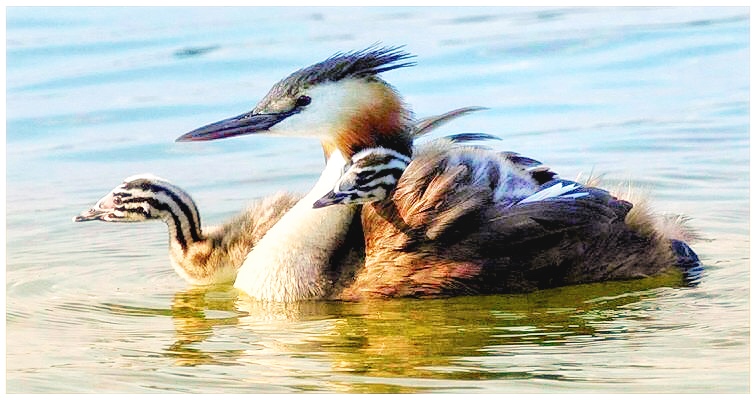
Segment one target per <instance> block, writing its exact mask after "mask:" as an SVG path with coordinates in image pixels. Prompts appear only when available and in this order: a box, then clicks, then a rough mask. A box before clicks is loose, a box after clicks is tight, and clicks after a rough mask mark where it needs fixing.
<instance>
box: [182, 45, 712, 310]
mask: <svg viewBox="0 0 756 400" xmlns="http://www.w3.org/2000/svg"><path fill="white" fill-rule="evenodd" d="M409 57H410V55H409V54H407V53H405V52H403V51H401V50H400V49H399V48H368V49H365V50H362V51H358V52H353V53H346V54H337V55H335V56H333V57H331V58H328V59H327V60H325V61H323V62H320V63H317V64H315V65H312V66H310V67H307V68H304V69H301V70H299V71H296V72H294V73H293V74H291V75H290V76H289V77H287V78H285V79H283V80H282V81H280V82H278V83H277V84H275V85H274V86H273V88H272V89H271V90H270V91H269V93H268V94H267V95H266V96H265V97H264V98H263V99H262V100H261V101H260V102H259V103H258V104H257V105H256V106H255V107H254V109H253V110H252V111H250V112H247V113H244V114H242V115H239V116H236V117H233V118H229V119H226V120H223V121H219V122H216V123H213V124H210V125H206V126H204V127H201V128H199V129H196V130H194V131H192V132H189V133H187V134H185V135H183V136H181V137H180V138H178V139H177V141H198V140H214V139H219V138H227V137H232V136H238V135H243V134H252V133H269V134H275V135H282V136H305V137H317V138H319V139H320V140H321V144H322V146H323V150H324V152H325V154H326V156H327V157H328V158H329V163H328V166H327V167H326V171H325V172H324V174H323V175H322V176H321V180H320V181H319V182H318V185H317V186H316V188H317V190H314V191H313V192H311V193H310V195H308V196H305V198H304V199H303V200H302V201H301V202H300V204H298V206H300V205H301V207H299V208H297V207H296V206H295V207H294V208H293V209H292V211H291V212H290V213H288V214H287V215H285V216H284V217H283V218H282V219H281V220H280V221H279V223H278V224H276V225H275V226H274V227H273V228H272V229H271V231H270V232H269V233H268V235H266V236H265V237H264V238H263V239H262V240H261V241H260V242H259V243H258V245H257V246H256V247H255V248H254V250H253V251H252V252H251V253H250V254H249V255H248V257H247V260H246V261H245V263H244V265H243V266H242V268H241V270H240V273H239V276H238V277H237V280H236V282H235V286H236V287H238V288H240V289H242V290H244V291H245V292H247V293H248V294H250V295H251V296H253V297H258V298H261V299H277V300H280V299H284V300H300V299H306V298H319V297H323V296H325V295H326V293H331V296H332V297H335V298H341V299H360V298H365V297H394V296H417V297H426V296H444V295H455V294H467V293H503V292H523V291H530V290H534V289H540V288H548V287H554V286H560V285H568V284H577V283H588V282H596V281H605V280H614V279H632V278H639V277H645V276H649V275H653V274H657V273H660V272H663V271H667V270H671V269H672V268H673V267H675V266H677V267H679V268H681V269H683V271H684V272H685V273H686V275H685V277H686V279H687V280H688V281H694V280H696V279H698V278H699V277H700V274H701V265H700V262H699V260H698V257H697V256H696V255H695V253H694V252H693V251H692V250H691V249H690V247H688V246H687V244H685V243H684V241H683V240H684V239H686V238H687V237H686V235H685V234H680V235H677V236H673V235H672V234H670V232H671V231H674V232H685V230H684V229H673V230H668V229H667V230H665V229H660V227H661V226H663V225H665V222H663V221H661V220H658V219H655V217H654V216H653V214H651V213H650V212H649V211H648V210H646V209H639V208H637V207H636V209H632V208H633V205H632V204H631V203H630V202H628V201H625V200H620V199H617V198H615V197H613V196H611V195H610V194H609V193H608V192H606V191H604V190H601V189H598V188H591V187H587V186H583V185H579V184H577V183H574V182H570V181H564V180H561V179H559V178H557V177H556V175H555V174H554V173H553V172H550V171H549V170H548V169H545V168H543V167H540V166H538V163H537V162H535V161H533V160H530V159H528V158H525V157H520V156H517V155H514V154H512V153H497V152H495V151H492V150H488V149H484V148H480V147H473V146H459V145H453V144H451V143H450V142H449V141H444V140H437V141H434V142H432V143H429V144H427V145H425V146H420V147H418V148H414V149H413V144H412V134H411V132H412V129H411V128H410V124H409V121H411V118H410V112H409V110H408V108H407V107H406V106H405V105H404V104H403V102H402V100H401V98H400V97H399V95H398V93H397V92H396V91H395V90H394V89H393V88H392V87H391V86H390V85H389V84H387V83H386V82H384V81H383V80H382V79H380V78H379V77H378V76H377V75H378V74H379V73H381V72H385V71H389V70H392V69H396V68H401V67H405V66H409V65H412V63H410V62H405V60H407V59H408V58H409ZM345 160H348V161H345ZM345 166H346V168H344V167H345ZM331 167H332V168H331ZM329 168H331V170H330V172H329ZM318 193H321V195H320V196H318ZM308 202H309V203H308ZM358 203H366V204H365V205H364V206H363V208H362V210H361V222H362V229H363V232H364V240H365V246H366V260H365V265H364V267H362V268H360V269H359V270H358V271H356V274H355V277H354V281H353V282H350V283H349V284H348V285H347V286H346V287H343V288H338V289H337V290H336V291H335V292H334V291H331V290H328V288H325V287H324V285H325V283H323V280H322V279H321V280H320V281H319V282H320V283H316V282H315V281H314V280H310V281H307V280H301V279H299V278H294V280H295V281H296V283H294V284H292V283H291V282H289V281H288V280H287V278H286V276H287V274H288V276H289V277H292V276H293V277H301V276H311V274H307V273H301V271H300V272H297V269H300V268H302V267H301V265H302V263H299V264H298V260H307V261H306V262H305V263H304V264H307V265H309V266H308V267H305V268H306V269H308V270H310V271H316V270H317V269H318V268H322V266H321V267H318V266H317V265H316V264H318V263H320V264H323V263H326V262H327V259H328V253H329V251H331V249H333V248H336V247H338V242H339V240H343V239H344V237H345V235H346V231H347V226H348V225H349V224H348V221H351V216H352V215H353V214H354V213H355V212H357V208H356V207H357V204H358ZM336 204H343V205H340V206H334V207H329V206H331V205H336ZM295 209H296V212H295ZM289 215H292V218H287V217H289ZM269 237H270V238H269ZM266 239H269V240H267V241H266ZM264 242H265V243H264ZM311 260H314V262H310V261H311ZM267 263H274V264H278V265H279V267H278V268H277V271H276V277H275V278H272V277H271V276H267V275H264V274H260V273H259V271H261V270H265V271H271V269H270V268H261V265H265V264H267ZM286 271H288V272H286ZM292 288H293V289H292Z"/></svg>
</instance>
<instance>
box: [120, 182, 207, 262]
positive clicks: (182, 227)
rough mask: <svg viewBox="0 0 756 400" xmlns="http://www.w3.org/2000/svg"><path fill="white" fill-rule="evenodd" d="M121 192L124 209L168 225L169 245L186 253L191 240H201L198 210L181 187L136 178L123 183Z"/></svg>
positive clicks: (192, 241)
mask: <svg viewBox="0 0 756 400" xmlns="http://www.w3.org/2000/svg"><path fill="white" fill-rule="evenodd" d="M124 189H126V190H127V191H125V192H123V193H120V197H121V204H120V206H119V207H122V208H123V209H124V211H125V210H128V211H129V212H132V213H141V214H143V215H144V216H145V218H159V219H162V220H163V221H165V222H166V224H168V230H169V233H170V241H171V245H172V246H173V245H174V244H175V245H177V246H178V247H180V248H181V250H182V251H183V252H184V253H186V251H187V250H188V248H189V246H190V245H191V244H192V243H195V242H199V241H201V240H203V239H204V236H203V235H202V228H201V221H200V215H199V211H198V210H197V206H196V205H195V204H194V201H193V200H192V199H191V197H189V195H188V194H187V193H186V192H184V191H183V190H181V189H180V188H178V187H176V186H174V185H172V184H170V183H168V182H148V181H145V180H142V181H140V180H136V181H131V182H127V183H125V184H124Z"/></svg>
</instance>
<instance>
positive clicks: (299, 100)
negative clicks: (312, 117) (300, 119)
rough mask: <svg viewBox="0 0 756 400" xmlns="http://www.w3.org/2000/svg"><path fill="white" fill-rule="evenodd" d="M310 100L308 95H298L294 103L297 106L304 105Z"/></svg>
mask: <svg viewBox="0 0 756 400" xmlns="http://www.w3.org/2000/svg"><path fill="white" fill-rule="evenodd" d="M311 102H312V99H311V98H310V96H299V97H298V98H297V102H296V105H297V107H304V106H306V105H308V104H310V103H311Z"/></svg>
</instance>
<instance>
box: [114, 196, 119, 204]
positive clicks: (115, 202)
mask: <svg viewBox="0 0 756 400" xmlns="http://www.w3.org/2000/svg"><path fill="white" fill-rule="evenodd" d="M113 204H115V205H120V204H121V198H120V197H115V198H113Z"/></svg>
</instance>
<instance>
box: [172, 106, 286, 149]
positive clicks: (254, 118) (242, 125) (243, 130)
mask: <svg viewBox="0 0 756 400" xmlns="http://www.w3.org/2000/svg"><path fill="white" fill-rule="evenodd" d="M297 112H298V110H297V109H294V110H292V111H290V112H283V113H275V114H255V113H254V112H248V113H245V114H242V115H237V116H235V117H231V118H228V119H224V120H222V121H218V122H214V123H212V124H209V125H205V126H203V127H201V128H197V129H195V130H193V131H191V132H189V133H186V134H184V135H181V136H180V137H179V138H178V139H176V141H177V142H198V141H205V140H215V139H224V138H230V137H234V136H240V135H249V134H252V133H258V132H262V131H266V130H268V129H270V127H272V126H273V125H275V124H277V123H279V122H281V121H283V120H284V119H286V118H287V117H289V116H291V115H293V114H295V113H297Z"/></svg>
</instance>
